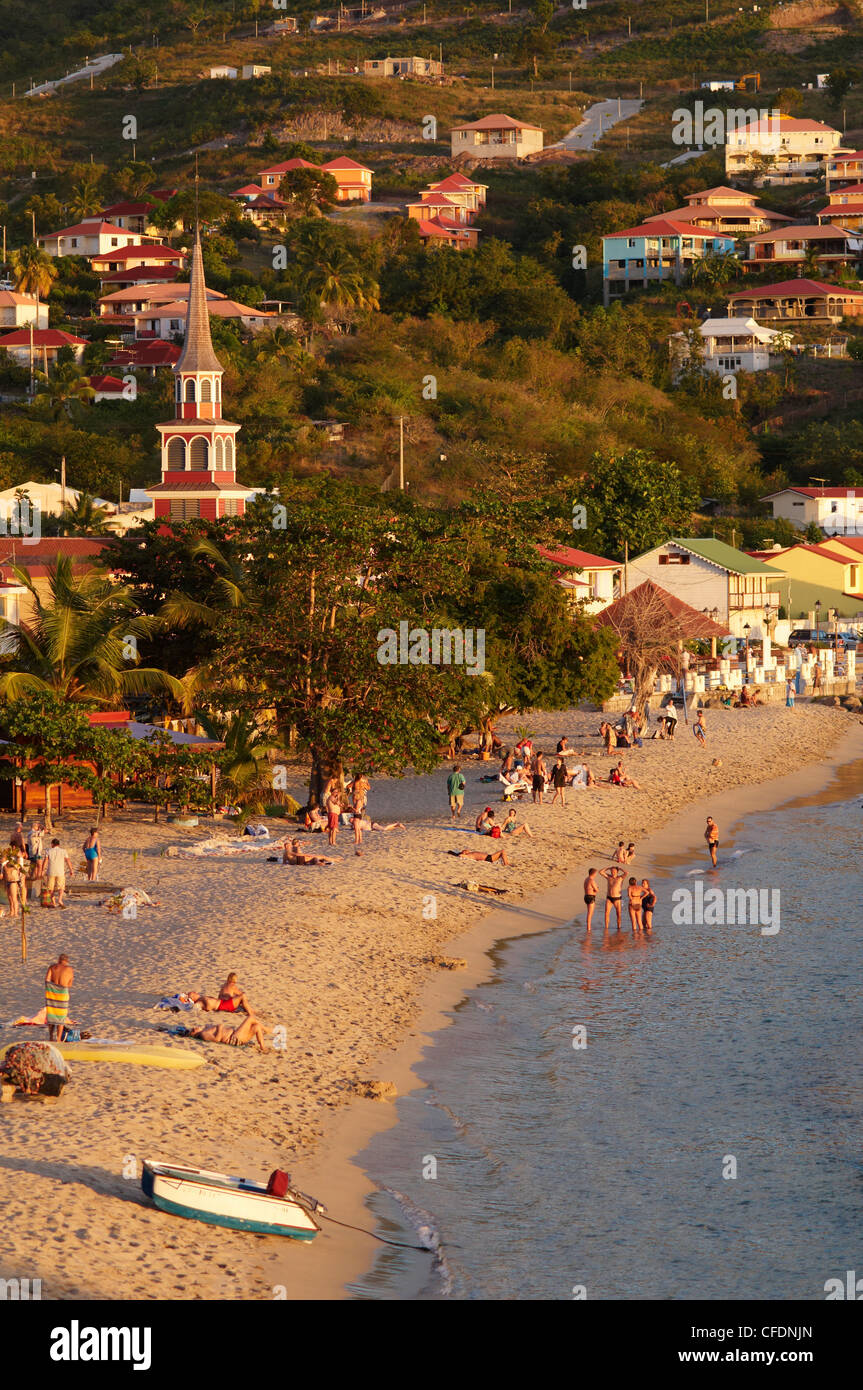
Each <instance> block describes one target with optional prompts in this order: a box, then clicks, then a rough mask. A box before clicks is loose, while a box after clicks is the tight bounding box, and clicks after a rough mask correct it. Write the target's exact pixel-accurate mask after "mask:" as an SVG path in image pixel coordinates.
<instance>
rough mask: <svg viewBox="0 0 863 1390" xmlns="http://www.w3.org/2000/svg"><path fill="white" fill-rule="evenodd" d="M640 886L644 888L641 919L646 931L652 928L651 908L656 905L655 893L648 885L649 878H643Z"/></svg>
mask: <svg viewBox="0 0 863 1390" xmlns="http://www.w3.org/2000/svg"><path fill="white" fill-rule="evenodd" d="M641 887H642V889H643V890H644V891H643V894H642V898H641V920H642V924H643V926H644V930H645V931H646V932H649V931H652V930H653V909H654V908H655V907H656V894H655V893H654V891H653V889H652V888H651V886H650V880H649V879H646V878H643V879H642V880H641Z"/></svg>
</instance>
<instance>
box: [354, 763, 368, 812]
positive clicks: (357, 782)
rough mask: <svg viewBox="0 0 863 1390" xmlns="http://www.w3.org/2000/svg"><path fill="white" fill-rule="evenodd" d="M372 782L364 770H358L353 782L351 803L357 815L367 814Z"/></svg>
mask: <svg viewBox="0 0 863 1390" xmlns="http://www.w3.org/2000/svg"><path fill="white" fill-rule="evenodd" d="M370 790H371V783H370V782H369V779H368V777H367V776H366V774H365V773H364V772H358V773H357V775H356V777H355V778H354V780H353V781H352V782H351V803H352V808H353V812H354V815H355V816H363V815H365V810H366V802H367V801H368V796H369V791H370Z"/></svg>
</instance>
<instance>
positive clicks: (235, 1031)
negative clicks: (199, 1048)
mask: <svg viewBox="0 0 863 1390" xmlns="http://www.w3.org/2000/svg"><path fill="white" fill-rule="evenodd" d="M185 1036H186V1037H188V1038H197V1039H198V1041H199V1042H215V1043H226V1044H227V1045H228V1047H243V1046H244V1045H245V1044H246V1043H250V1042H255V1043H257V1044H258V1048H259V1049H260V1051H261V1052H269V1051H270V1049H269V1048H268V1047H265V1046H264V1029H263V1025H262V1024H261V1023H259V1022H258V1020H257V1019H256V1018H251V1017H249V1018H247V1019H246V1020H245V1021H244V1022H243V1023H240V1024H238V1026H237V1027H236V1028H229V1027H228V1025H227V1023H210V1024H208V1025H207V1027H206V1028H189V1029H188V1031H187V1033H186V1035H185Z"/></svg>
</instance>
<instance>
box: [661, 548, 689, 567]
mask: <svg viewBox="0 0 863 1390" xmlns="http://www.w3.org/2000/svg"><path fill="white" fill-rule="evenodd" d="M689 560H690V557H689V556H688V555H681V554H680V552H679V551H671V552H670V554H668V555H660V557H659V563H660V564H661V565H688V564H689Z"/></svg>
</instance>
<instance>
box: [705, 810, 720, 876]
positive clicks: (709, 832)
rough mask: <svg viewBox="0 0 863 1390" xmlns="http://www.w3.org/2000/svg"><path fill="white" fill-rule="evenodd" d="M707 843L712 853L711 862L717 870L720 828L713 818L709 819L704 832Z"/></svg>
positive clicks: (709, 817)
mask: <svg viewBox="0 0 863 1390" xmlns="http://www.w3.org/2000/svg"><path fill="white" fill-rule="evenodd" d="M704 838H705V840H706V841H707V848H708V851H709V853H710V862H711V864H712V865H713V867H714V869H715V868H716V851H717V850H718V848H719V826H718V825H717V824H716V821H715V820H714V819H713V817H712V816H708V817H707V829H706V830H705V832H704Z"/></svg>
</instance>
